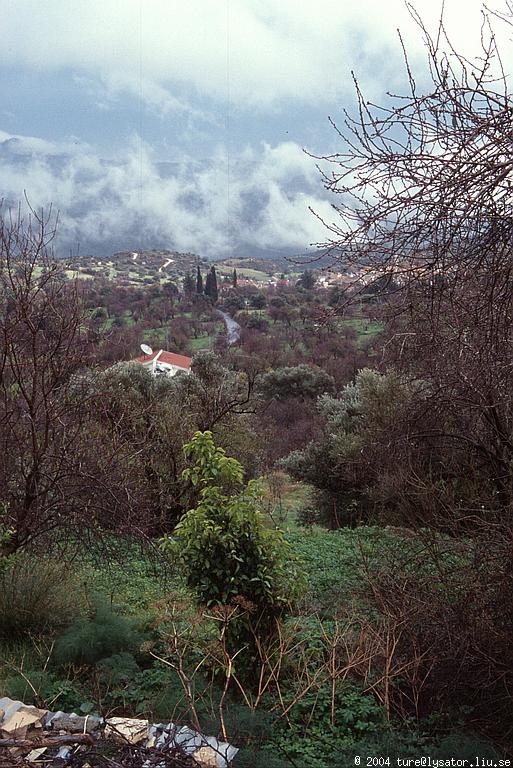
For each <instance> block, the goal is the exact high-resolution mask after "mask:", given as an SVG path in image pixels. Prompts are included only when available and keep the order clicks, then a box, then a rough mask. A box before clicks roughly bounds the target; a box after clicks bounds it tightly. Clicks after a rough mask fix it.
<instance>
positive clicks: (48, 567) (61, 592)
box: [0, 553, 86, 638]
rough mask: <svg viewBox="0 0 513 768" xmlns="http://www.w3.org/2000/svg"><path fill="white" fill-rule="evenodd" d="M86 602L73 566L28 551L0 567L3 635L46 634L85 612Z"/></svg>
mask: <svg viewBox="0 0 513 768" xmlns="http://www.w3.org/2000/svg"><path fill="white" fill-rule="evenodd" d="M85 606H86V601H85V597H84V594H83V589H81V587H80V585H79V583H78V581H77V579H76V577H75V576H74V574H73V573H72V572H71V570H70V568H69V567H68V566H67V565H65V564H62V563H57V562H55V561H54V560H48V559H46V558H44V559H43V558H39V557H36V556H34V555H32V556H31V555H29V554H27V553H24V554H19V555H17V556H16V557H15V558H13V559H12V558H10V559H9V562H8V564H7V565H6V567H5V568H4V569H1V570H0V636H2V637H10V638H12V637H20V636H22V635H26V634H29V633H38V634H42V633H45V632H50V631H53V630H55V629H56V628H58V627H63V626H66V625H67V624H69V623H70V621H72V620H73V619H74V618H75V617H77V616H79V615H80V614H83V613H84V611H85Z"/></svg>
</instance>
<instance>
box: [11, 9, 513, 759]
mask: <svg viewBox="0 0 513 768" xmlns="http://www.w3.org/2000/svg"><path fill="white" fill-rule="evenodd" d="M419 23H421V22H419ZM422 31H423V34H424V35H425V39H426V44H427V52H428V56H429V58H430V62H431V73H432V77H433V83H432V86H433V87H432V88H430V89H428V91H427V92H426V93H425V94H420V93H419V92H418V90H417V86H416V85H415V81H414V79H413V77H412V76H411V71H410V70H409V71H408V72H409V75H410V77H409V78H408V81H409V86H410V92H409V94H407V95H406V96H405V97H404V98H401V100H400V101H399V102H394V101H393V100H392V101H391V102H387V104H386V105H385V106H383V107H372V106H371V105H369V104H368V103H367V102H366V101H365V99H364V97H363V96H362V94H361V92H360V90H359V88H358V86H357V97H358V99H359V106H360V110H359V113H358V116H357V117H356V118H355V119H352V118H351V117H349V116H348V118H347V124H346V128H347V130H348V131H349V133H350V134H351V136H350V137H349V138H350V141H349V142H348V143H347V144H346V147H347V146H349V147H352V148H351V149H349V150H347V153H346V152H344V153H337V154H336V155H333V156H326V157H324V158H320V161H322V162H324V163H325V164H326V163H327V164H328V168H329V169H330V170H329V171H327V172H326V174H325V177H324V180H325V184H326V186H327V187H328V189H329V190H330V191H332V192H334V193H338V194H339V197H338V198H337V200H339V201H342V202H341V203H340V204H339V205H338V207H337V206H335V209H336V210H338V212H339V214H340V219H339V220H337V223H334V224H332V225H329V227H328V230H329V233H330V234H329V236H328V238H329V239H328V240H327V242H326V243H325V244H324V249H325V251H328V255H329V256H331V258H332V260H333V264H337V263H338V264H342V265H343V268H346V269H349V268H353V269H355V270H356V269H357V268H358V267H359V266H360V267H361V265H362V262H363V264H364V266H365V267H366V270H365V272H363V273H361V272H360V273H359V274H360V275H361V274H364V275H365V276H366V277H365V280H364V281H362V280H360V282H359V284H354V285H352V286H348V285H347V283H345V287H344V288H342V287H340V286H338V287H335V288H330V289H325V288H322V287H321V286H319V285H318V284H317V282H316V281H317V277H318V272H316V271H315V270H309V269H306V270H304V271H303V272H302V273H301V274H299V276H298V279H297V280H296V282H295V283H291V281H288V282H287V281H283V283H282V284H278V283H276V284H274V285H269V286H259V287H256V286H252V285H243V284H242V280H241V279H240V277H239V278H237V275H236V274H234V275H233V277H231V278H228V280H227V281H225V282H223V283H220V281H219V283H218V282H217V276H216V286H215V290H214V288H213V286H214V283H213V277H212V274H213V273H212V270H210V271H209V275H210V277H209V291H208V293H207V294H205V292H204V284H203V276H202V274H201V270H199V269H198V274H197V275H196V276H194V275H192V274H190V273H189V274H188V275H186V276H185V279H184V280H183V284H182V285H174V284H171V283H169V282H168V281H163V282H162V283H161V282H160V280H159V281H158V284H157V283H155V284H151V285H150V284H149V283H148V287H147V289H145V288H144V287H142V286H137V287H135V286H129V285H119V284H109V283H108V281H107V280H105V279H104V278H96V277H95V278H94V279H92V280H91V281H89V282H88V284H87V286H85V285H82V286H79V285H78V283H76V282H74V281H73V280H69V279H67V278H66V274H65V270H64V269H63V266H64V265H63V264H62V263H59V262H57V261H55V260H54V259H53V258H52V255H51V252H50V243H51V237H52V233H53V229H52V226H53V225H52V222H51V220H50V219H49V218H45V217H39V216H38V215H36V214H34V213H33V214H32V218H31V219H30V220H29V221H24V220H23V219H21V218H12V217H11V218H9V217H8V216H5V215H4V217H3V219H2V226H1V228H0V245H1V248H2V252H1V263H0V267H1V271H0V320H1V323H2V336H1V338H0V365H1V370H2V384H1V400H0V423H1V427H2V432H1V434H2V440H3V441H4V442H3V448H4V450H3V451H2V452H1V458H0V489H1V497H0V503H1V505H2V506H1V516H0V547H1V549H0V582H1V586H2V590H1V594H0V658H1V667H0V681H1V690H2V692H3V693H5V694H6V695H11V696H19V697H20V698H23V699H25V700H27V701H34V702H35V703H38V704H40V705H43V706H48V707H56V708H57V707H60V708H69V709H77V710H80V711H82V712H92V711H98V712H102V713H105V714H107V713H108V714H112V713H116V714H129V715H135V714H137V715H145V716H148V717H150V718H153V719H157V720H170V719H179V720H185V721H188V722H191V723H192V724H193V725H194V726H195V727H197V728H201V729H203V730H205V731H209V732H216V733H220V734H221V735H222V736H223V737H226V738H229V739H231V740H232V741H233V742H235V743H238V744H239V745H240V746H242V747H243V749H242V751H241V754H240V755H239V756H238V758H237V760H238V764H239V765H241V766H242V765H252V766H258V765H261V766H264V765H265V766H271V765H274V766H275V768H279V766H285V765H292V766H296V767H297V766H300V768H306V766H309V767H310V766H313V767H314V768H316V767H318V768H321V767H322V768H324V767H326V768H337V766H345V765H348V764H353V760H354V755H355V754H361V755H363V754H383V755H385V754H390V755H391V756H392V755H394V754H395V755H398V756H402V757H410V756H411V757H415V758H418V757H423V756H428V755H429V756H431V757H454V756H457V757H458V758H461V757H467V756H475V755H480V756H482V757H488V756H490V757H491V756H492V755H494V756H497V755H498V754H499V753H500V752H501V751H504V750H506V751H507V750H508V749H510V748H511V731H510V723H509V719H510V713H511V708H512V703H513V702H512V694H511V690H512V687H513V680H512V674H513V658H512V656H511V648H512V647H513V637H512V631H513V616H512V611H511V600H510V595H511V589H512V586H513V585H512V548H511V542H512V540H513V525H512V517H511V512H512V483H511V478H512V476H513V475H512V471H511V469H512V451H513V448H512V446H513V437H512V428H513V426H512V425H513V421H512V413H513V401H512V394H511V393H512V391H513V388H512V384H513V381H512V366H511V354H510V353H511V345H512V319H513V318H512V305H511V301H512V296H513V291H512V287H513V286H512V274H513V273H512V270H511V246H512V230H511V221H510V215H509V208H510V206H511V197H510V196H511V187H510V175H511V167H510V166H511V163H510V161H509V159H508V158H509V153H508V147H509V144H510V128H511V114H512V107H511V103H510V97H509V95H508V92H507V89H505V88H504V87H503V86H504V85H505V83H504V81H501V80H500V78H499V79H497V78H496V77H495V75H493V76H492V69H493V66H494V57H495V55H496V51H495V47H494V45H495V44H494V39H493V36H492V37H490V38H489V40H488V46H486V45H485V50H484V51H483V56H482V59H481V61H480V63H478V65H477V66H479V67H480V69H479V71H478V70H476V72H477V71H478V76H477V77H475V78H474V79H473V74H472V73H471V72H470V70H469V65H468V62H467V61H466V60H465V59H463V58H462V57H458V56H457V54H456V53H455V52H454V50H453V51H452V54H451V56H447V55H446V54H444V53H443V50H442V47H440V46H441V42H440V41H443V35H444V30H443V26H441V27H440V34H439V36H438V37H437V38H435V40H433V39H432V38H431V37H430V36H429V34H428V33H427V31H426V30H424V29H423V30H422ZM436 41H438V42H436ZM483 41H484V42H486V36H484V37H483ZM338 135H339V136H340V137H341V139H343V138H344V137H343V132H342V131H341V130H340V131H339V134H338ZM355 169H356V171H357V172H356V171H355ZM369 190H372V191H373V194H372V195H369V194H368V192H369ZM325 255H326V254H325ZM214 273H215V270H214ZM200 277H201V284H200ZM200 289H201V290H200ZM216 307H222V308H224V310H226V311H228V312H230V313H232V314H233V315H235V316H236V318H237V319H238V321H239V322H240V325H241V333H240V341H239V343H238V344H237V345H234V346H232V347H228V346H227V344H226V343H225V341H226V340H224V339H223V338H222V336H220V335H218V332H219V328H218V327H217V328H216V323H217V322H219V319H218V318H217V319H216V315H215V309H216ZM142 339H145V340H146V341H151V342H152V343H153V342H154V341H156V342H157V344H162V345H163V346H164V345H165V344H169V345H170V346H173V347H175V348H177V351H181V352H187V351H192V350H193V349H198V348H199V347H200V346H203V342H204V341H205V343H206V344H208V345H209V349H208V350H204V351H202V352H199V353H198V354H196V355H195V356H194V362H193V367H192V371H193V373H192V375H191V376H186V375H180V374H179V375H177V376H176V377H175V378H173V379H166V378H162V377H157V378H153V377H151V376H150V375H149V374H148V373H147V372H146V371H144V370H143V369H142V368H141V366H138V365H137V364H136V363H130V362H126V360H127V359H130V358H131V357H133V356H135V355H136V354H137V351H138V349H137V348H138V344H139V343H140V341H141V340H142ZM244 470H245V471H246V476H245V475H244ZM284 470H285V471H286V472H287V475H285V474H283V472H284ZM262 476H263V477H262ZM278 523H279V524H280V525H281V526H283V528H284V530H283V531H282V530H280V528H279V525H278ZM159 542H160V545H161V546H160V548H158V543H159ZM476 734H477V735H476Z"/></svg>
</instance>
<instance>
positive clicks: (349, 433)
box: [281, 369, 412, 527]
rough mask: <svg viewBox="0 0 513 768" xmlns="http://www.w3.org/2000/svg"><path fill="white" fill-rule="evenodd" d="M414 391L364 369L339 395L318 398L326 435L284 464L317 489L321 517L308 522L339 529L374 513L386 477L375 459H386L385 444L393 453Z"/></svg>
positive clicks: (395, 378) (393, 378)
mask: <svg viewBox="0 0 513 768" xmlns="http://www.w3.org/2000/svg"><path fill="white" fill-rule="evenodd" d="M411 391H412V386H411V385H409V384H407V383H406V382H404V381H402V380H401V378H400V377H398V376H397V375H395V374H393V373H389V374H387V375H381V374H379V373H378V372H377V371H372V370H369V369H363V370H361V371H359V372H358V374H357V376H356V380H355V382H354V383H353V384H348V385H347V386H346V387H344V389H343V390H342V392H341V394H340V395H339V396H338V397H330V396H328V395H325V396H323V397H320V398H319V400H318V401H317V408H318V410H319V413H320V414H321V416H322V417H323V419H324V423H325V426H324V429H323V432H322V434H321V435H320V437H319V438H317V439H316V440H314V441H312V442H310V443H309V444H308V445H307V446H306V448H304V449H303V450H301V451H295V452H293V453H291V454H290V455H289V456H288V457H287V458H286V459H284V460H283V461H282V462H281V464H282V466H283V467H284V469H285V470H286V471H287V472H289V474H291V475H292V477H295V478H296V479H298V480H302V481H304V482H307V483H310V484H311V485H313V486H314V487H315V488H316V489H317V491H318V495H317V500H318V515H317V519H315V518H314V519H313V520H312V519H310V520H309V522H322V523H324V524H326V525H329V526H330V527H338V526H340V525H348V524H354V523H355V522H357V521H362V520H368V519H369V518H370V517H371V512H372V507H373V506H377V505H378V503H379V502H380V500H381V498H382V496H383V494H382V493H381V490H380V489H381V487H382V486H383V484H384V481H385V480H386V473H385V472H384V470H383V466H382V465H381V466H380V465H379V464H378V463H377V458H380V459H384V460H386V457H387V450H386V449H385V447H384V444H385V443H386V444H388V446H389V447H388V454H390V442H391V438H392V436H393V435H394V433H395V431H396V430H397V429H398V428H400V425H401V419H402V415H403V414H404V412H405V409H406V407H407V405H408V402H409V400H410V398H411ZM382 445H383V451H382V452H381V453H379V454H378V451H379V448H380V447H381V446H382ZM378 467H379V470H378V469H377V468H378Z"/></svg>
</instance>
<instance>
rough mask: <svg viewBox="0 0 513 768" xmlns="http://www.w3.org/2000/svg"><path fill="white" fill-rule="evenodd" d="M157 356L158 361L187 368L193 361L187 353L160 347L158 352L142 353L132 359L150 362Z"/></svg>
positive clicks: (139, 361) (138, 361)
mask: <svg viewBox="0 0 513 768" xmlns="http://www.w3.org/2000/svg"><path fill="white" fill-rule="evenodd" d="M155 358H157V362H158V363H167V364H168V365H176V366H177V367H178V368H186V369H187V370H189V368H190V367H191V363H192V357H186V356H185V355H177V354H176V353H175V352H166V350H165V349H159V350H157V352H153V354H151V355H140V356H139V357H136V358H134V360H132V362H133V363H150V362H151V361H152V360H154V359H155Z"/></svg>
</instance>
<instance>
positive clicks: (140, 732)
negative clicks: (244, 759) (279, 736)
mask: <svg viewBox="0 0 513 768" xmlns="http://www.w3.org/2000/svg"><path fill="white" fill-rule="evenodd" d="M237 752H238V750H237V748H236V747H232V746H231V745H230V744H227V743H226V742H222V741H219V740H218V739H216V738H214V737H213V736H204V735H203V734H201V733H199V732H198V731H195V730H193V729H192V728H189V727H187V726H180V725H176V724H174V723H165V724H164V723H158V724H155V723H154V724H150V723H149V721H148V720H140V719H136V718H127V717H110V718H103V717H97V716H93V715H86V716H82V715H76V714H74V713H71V714H67V713H65V712H50V711H48V710H46V709H39V708H38V707H32V706H28V705H26V704H23V702H21V701H13V700H12V699H9V698H7V697H4V698H0V768H20V767H21V768H27V766H31V767H32V768H36V766H37V767H38V768H48V767H50V768H52V767H54V766H55V768H57V767H59V768H121V766H123V767H126V768H228V766H230V764H231V761H232V760H233V758H234V757H235V755H236V753H237Z"/></svg>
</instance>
